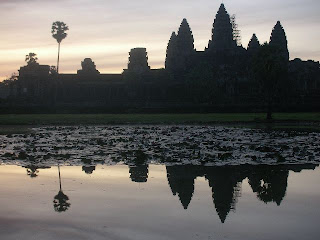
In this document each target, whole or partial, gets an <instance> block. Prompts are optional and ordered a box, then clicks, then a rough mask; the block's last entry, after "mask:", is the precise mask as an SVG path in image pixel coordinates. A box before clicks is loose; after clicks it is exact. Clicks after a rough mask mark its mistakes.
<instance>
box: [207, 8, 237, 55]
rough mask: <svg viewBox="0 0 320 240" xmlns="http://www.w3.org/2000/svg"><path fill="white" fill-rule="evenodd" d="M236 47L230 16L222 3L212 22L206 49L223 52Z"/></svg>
mask: <svg viewBox="0 0 320 240" xmlns="http://www.w3.org/2000/svg"><path fill="white" fill-rule="evenodd" d="M236 48H237V42H236V41H235V40H234V38H233V28H232V23H231V21H230V16H229V14H228V12H227V11H226V9H225V6H224V4H223V3H222V4H221V5H220V8H219V11H218V13H217V15H216V18H215V20H214V23H213V29H212V38H211V40H210V41H209V44H208V50H209V51H210V52H225V51H226V50H227V51H230V50H234V49H236Z"/></svg>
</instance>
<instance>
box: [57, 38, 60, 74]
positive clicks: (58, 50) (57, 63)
mask: <svg viewBox="0 0 320 240" xmlns="http://www.w3.org/2000/svg"><path fill="white" fill-rule="evenodd" d="M59 61H60V43H59V44H58V60H57V74H59Z"/></svg>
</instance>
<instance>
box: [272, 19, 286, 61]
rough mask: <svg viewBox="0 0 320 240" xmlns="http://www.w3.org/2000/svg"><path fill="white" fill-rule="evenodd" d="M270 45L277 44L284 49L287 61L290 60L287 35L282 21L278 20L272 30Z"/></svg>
mask: <svg viewBox="0 0 320 240" xmlns="http://www.w3.org/2000/svg"><path fill="white" fill-rule="evenodd" d="M270 45H272V46H276V47H278V48H279V49H281V50H282V51H283V55H284V57H285V58H286V60H287V61H289V50H288V41H287V36H286V33H285V31H284V29H283V27H282V25H281V23H280V21H278V22H277V24H276V25H275V26H274V28H273V30H272V33H271V37H270Z"/></svg>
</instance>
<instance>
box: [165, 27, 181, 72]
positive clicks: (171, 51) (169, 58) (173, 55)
mask: <svg viewBox="0 0 320 240" xmlns="http://www.w3.org/2000/svg"><path fill="white" fill-rule="evenodd" d="M177 46H178V45H177V35H176V33H175V32H172V34H171V37H170V40H169V43H168V47H167V55H166V62H165V67H166V69H167V70H169V71H174V69H175V68H176V65H177V55H178V48H177Z"/></svg>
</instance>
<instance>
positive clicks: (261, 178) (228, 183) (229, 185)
mask: <svg viewBox="0 0 320 240" xmlns="http://www.w3.org/2000/svg"><path fill="white" fill-rule="evenodd" d="M316 166H318V165H292V166H290V165H286V166H228V167H205V166H193V165H187V166H167V167H166V169H167V178H168V183H169V186H170V188H171V190H172V193H173V195H178V197H179V200H180V202H181V204H182V206H183V208H184V209H187V208H188V206H189V204H190V202H191V200H192V197H193V193H194V182H195V179H196V178H197V177H205V178H206V179H207V180H208V183H209V186H210V188H211V190H212V200H213V204H214V206H215V209H216V211H217V214H218V216H219V218H220V220H221V222H222V223H224V222H225V220H226V218H227V216H228V214H229V212H230V211H231V210H235V207H236V203H237V199H238V198H239V197H240V195H241V184H242V181H243V180H244V179H246V178H248V182H249V184H250V186H251V188H252V191H253V192H254V193H255V194H256V195H257V198H258V199H259V200H261V201H263V202H265V203H268V202H275V203H276V204H277V205H278V206H279V205H280V204H281V202H282V200H283V199H284V197H285V195H286V191H287V182H288V176H289V171H295V172H297V171H301V170H303V169H315V167H316Z"/></svg>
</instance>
